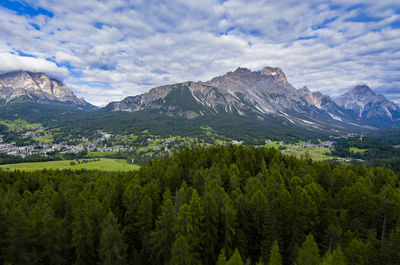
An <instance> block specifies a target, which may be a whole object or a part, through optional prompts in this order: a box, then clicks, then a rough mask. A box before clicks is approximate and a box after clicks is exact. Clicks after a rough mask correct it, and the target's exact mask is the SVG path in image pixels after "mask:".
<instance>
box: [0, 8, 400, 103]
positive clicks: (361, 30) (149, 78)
mask: <svg viewBox="0 0 400 265" xmlns="http://www.w3.org/2000/svg"><path fill="white" fill-rule="evenodd" d="M0 36H1V38H0V72H1V73H2V72H9V71H15V70H28V71H35V72H45V73H47V74H49V75H50V76H52V77H55V78H58V79H60V80H62V81H63V82H64V83H65V84H66V85H67V86H68V87H69V88H70V89H71V90H73V92H74V93H75V94H76V95H77V96H79V97H84V98H85V99H86V100H87V101H88V102H90V103H92V104H95V105H98V106H104V105H105V104H107V103H108V102H110V101H116V100H121V99H123V98H124V97H126V96H134V95H137V94H141V93H144V92H147V91H148V90H149V89H151V88H153V87H156V86H160V85H166V84H172V83H178V82H184V81H189V80H191V81H207V80H210V79H211V78H212V77H215V76H219V75H223V74H224V73H226V72H228V71H234V70H235V69H236V68H238V67H246V68H249V69H251V70H253V71H256V70H260V69H262V68H263V67H264V66H273V67H280V68H281V69H282V70H283V71H284V72H285V73H286V75H287V78H288V81H289V82H290V83H292V84H293V85H294V86H295V87H296V88H301V87H303V86H307V87H308V88H309V89H310V90H312V91H320V92H322V93H324V94H327V95H331V96H332V97H335V96H338V95H339V94H342V93H344V92H345V91H347V90H348V89H350V88H352V87H354V86H356V85H358V84H367V85H369V86H370V87H371V88H372V89H373V90H375V91H376V92H377V93H382V94H383V95H385V96H386V97H387V98H388V99H390V100H393V101H395V102H396V103H400V5H399V0H379V1H377V0H364V1H356V0H337V1H324V0H303V1H300V0H297V1H292V0H279V1H271V0H268V1H264V0H258V1H257V0H243V1H241V0H226V1H223V0H165V1H152V0H147V1H146V0H143V1H142V0H136V1H128V0H127V1H124V0H112V1H107V0H104V1H100V0H68V1H65V0H63V1H60V0H25V1H22V0H19V1H15V0H0Z"/></svg>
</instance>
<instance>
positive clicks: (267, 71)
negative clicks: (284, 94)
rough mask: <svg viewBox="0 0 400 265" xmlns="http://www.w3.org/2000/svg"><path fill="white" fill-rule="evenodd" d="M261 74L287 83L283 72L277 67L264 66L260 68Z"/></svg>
mask: <svg viewBox="0 0 400 265" xmlns="http://www.w3.org/2000/svg"><path fill="white" fill-rule="evenodd" d="M261 74H263V75H266V76H272V77H273V78H274V79H276V80H279V81H282V82H283V83H284V84H287V83H288V81H287V78H286V75H285V73H284V72H283V71H282V69H281V68H279V67H269V66H267V67H264V68H263V69H262V70H261Z"/></svg>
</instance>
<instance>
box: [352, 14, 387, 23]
mask: <svg viewBox="0 0 400 265" xmlns="http://www.w3.org/2000/svg"><path fill="white" fill-rule="evenodd" d="M381 20H383V18H380V17H373V16H370V15H368V14H366V13H359V14H358V15H356V16H354V17H352V18H349V19H347V20H346V21H349V22H379V21H381Z"/></svg>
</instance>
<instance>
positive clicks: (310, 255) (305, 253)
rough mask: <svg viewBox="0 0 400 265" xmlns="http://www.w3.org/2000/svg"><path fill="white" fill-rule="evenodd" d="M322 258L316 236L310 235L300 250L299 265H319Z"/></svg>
mask: <svg viewBox="0 0 400 265" xmlns="http://www.w3.org/2000/svg"><path fill="white" fill-rule="evenodd" d="M319 263H320V256H319V253H318V246H317V243H315V240H314V236H313V235H312V234H309V235H308V236H307V238H306V240H305V241H304V243H303V245H302V246H301V248H300V250H299V255H298V258H297V265H319Z"/></svg>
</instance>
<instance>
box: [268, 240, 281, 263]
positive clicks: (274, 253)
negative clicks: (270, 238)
mask: <svg viewBox="0 0 400 265" xmlns="http://www.w3.org/2000/svg"><path fill="white" fill-rule="evenodd" d="M268 265H282V257H281V254H280V253H279V245H278V242H276V240H275V241H274V244H273V245H272V248H271V254H270V255H269V261H268Z"/></svg>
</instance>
